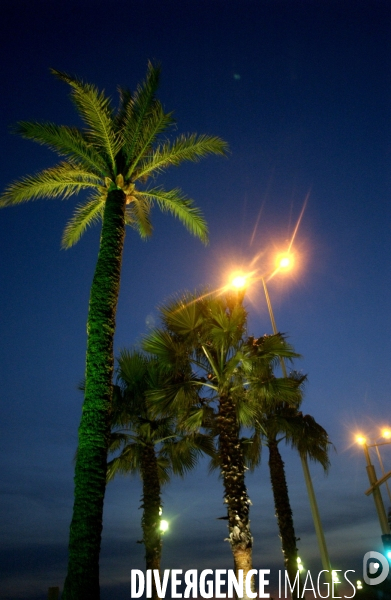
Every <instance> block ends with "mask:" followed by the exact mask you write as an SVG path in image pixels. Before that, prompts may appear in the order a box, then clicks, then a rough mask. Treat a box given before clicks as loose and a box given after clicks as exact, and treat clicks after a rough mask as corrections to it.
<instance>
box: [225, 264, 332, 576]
mask: <svg viewBox="0 0 391 600" xmlns="http://www.w3.org/2000/svg"><path fill="white" fill-rule="evenodd" d="M291 265H292V260H291V258H290V256H289V254H284V255H281V256H280V257H279V260H278V265H277V269H276V271H275V272H277V271H280V270H285V269H289V268H290V267H291ZM258 279H261V281H262V285H263V290H264V293H265V298H266V304H267V308H268V312H269V317H270V322H271V325H272V329H273V333H274V334H277V333H278V330H277V325H276V321H275V318H274V313H273V307H272V303H271V300H270V296H269V291H268V289H267V285H266V279H265V277H263V276H262V277H259V278H258ZM232 284H233V285H234V286H235V287H236V288H238V289H240V288H244V287H245V285H246V277H245V276H243V275H237V276H236V277H235V279H234V280H233V281H232ZM280 364H281V370H282V373H283V375H284V377H287V376H288V375H287V371H286V367H285V362H284V359H283V357H282V356H281V357H280ZM300 459H301V465H302V468H303V473H304V480H305V483H306V488H307V494H308V499H309V502H310V508H311V514H312V519H313V522H314V527H315V533H316V538H317V541H318V546H319V552H320V557H321V561H322V567H323V569H324V570H325V571H326V572H327V573H328V578H329V580H330V582H331V577H332V575H331V564H330V558H329V554H328V550H327V546H326V540H325V537H324V532H323V527H322V522H321V520H320V514H319V509H318V503H317V501H316V496H315V491H314V486H313V484H312V479H311V474H310V470H309V467H308V461H307V457H306V456H305V455H302V454H300Z"/></svg>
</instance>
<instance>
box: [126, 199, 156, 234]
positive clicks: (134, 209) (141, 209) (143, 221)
mask: <svg viewBox="0 0 391 600" xmlns="http://www.w3.org/2000/svg"><path fill="white" fill-rule="evenodd" d="M150 210H151V202H150V200H148V199H147V198H145V197H144V196H143V195H142V194H135V195H134V196H132V197H131V200H130V203H129V204H127V206H126V212H125V222H126V224H127V225H130V226H131V227H133V229H136V230H137V231H138V232H139V234H140V237H141V238H143V239H145V238H147V237H150V236H151V235H152V231H153V227H152V223H151V221H150V219H149V213H150Z"/></svg>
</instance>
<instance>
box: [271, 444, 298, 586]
mask: <svg viewBox="0 0 391 600" xmlns="http://www.w3.org/2000/svg"><path fill="white" fill-rule="evenodd" d="M268 446H269V469H270V479H271V484H272V489H273V497H274V507H275V509H276V517H277V523H278V529H279V532H280V538H281V546H282V553H283V555H284V565H285V570H286V571H287V572H288V575H289V579H290V580H291V581H292V582H293V581H294V579H295V577H296V575H297V547H296V535H295V528H294V525H293V515H292V509H291V505H290V502H289V494H288V486H287V483H286V477H285V468H284V461H283V460H282V458H281V454H280V451H279V449H278V444H277V442H276V439H275V438H274V437H270V438H268Z"/></svg>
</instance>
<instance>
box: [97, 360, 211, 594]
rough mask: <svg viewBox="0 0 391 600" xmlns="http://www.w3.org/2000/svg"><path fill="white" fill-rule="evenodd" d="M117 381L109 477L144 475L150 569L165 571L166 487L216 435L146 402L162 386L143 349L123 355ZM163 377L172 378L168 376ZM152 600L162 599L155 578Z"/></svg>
mask: <svg viewBox="0 0 391 600" xmlns="http://www.w3.org/2000/svg"><path fill="white" fill-rule="evenodd" d="M118 362H119V372H118V382H119V383H120V386H115V390H114V394H113V419H112V423H113V431H112V433H111V438H110V445H109V452H110V453H115V454H116V456H115V457H114V458H112V459H111V460H110V461H109V462H108V464H107V480H108V481H110V480H111V479H113V478H114V476H115V475H117V474H118V473H122V474H134V473H139V474H140V476H141V480H142V486H143V493H142V504H141V507H142V508H143V516H142V520H141V525H142V530H143V539H142V543H143V544H144V546H145V562H146V569H152V570H154V569H155V570H156V569H157V570H159V571H160V559H161V552H162V532H161V530H160V513H161V507H162V499H161V488H162V486H163V485H164V484H166V483H168V482H169V480H170V475H171V474H175V475H180V476H181V477H183V476H184V475H185V474H186V473H187V472H188V471H190V470H191V469H192V468H194V466H195V465H196V463H197V460H198V458H199V457H200V455H201V453H202V452H206V453H208V454H211V453H212V452H213V442H212V438H210V437H208V436H206V435H203V434H201V433H198V432H195V433H192V434H187V433H185V432H184V431H183V430H180V429H179V427H178V419H177V418H176V416H174V415H169V416H166V417H155V416H153V415H152V414H151V410H150V409H149V407H148V405H147V403H146V392H147V391H148V390H151V389H154V388H156V387H159V386H161V385H163V381H162V372H161V369H160V368H159V365H158V363H157V361H156V360H155V359H153V358H149V357H147V356H145V355H144V354H141V353H140V352H136V351H133V352H128V351H123V352H122V353H121V355H120V358H119V361H118ZM164 380H165V381H166V380H167V375H165V377H164ZM152 598H153V600H157V599H158V595H157V590H156V586H155V582H154V579H153V581H152Z"/></svg>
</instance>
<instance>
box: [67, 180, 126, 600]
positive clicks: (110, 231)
mask: <svg viewBox="0 0 391 600" xmlns="http://www.w3.org/2000/svg"><path fill="white" fill-rule="evenodd" d="M124 239H125V194H124V193H123V192H122V190H117V189H115V190H112V191H110V192H109V193H108V195H107V200H106V205H105V210H104V216H103V224H102V233H101V239H100V248H99V255H98V261H97V264H96V268H95V274H94V279H93V282H92V286H91V293H90V304H89V311H88V320H87V357H86V385H85V395H84V404H83V412H82V417H81V423H80V427H79V445H78V450H77V458H76V467H75V500H74V507H73V518H72V522H71V529H70V539H69V562H68V574H67V577H66V580H65V584H64V593H63V596H62V598H63V600H99V552H100V544H101V533H102V515H103V500H104V494H105V487H106V460H107V449H108V440H109V434H110V412H111V397H112V376H113V368H114V356H113V338H114V331H115V314H116V310H117V302H118V295H119V286H120V272H121V263H122V251H123V246H124Z"/></svg>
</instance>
